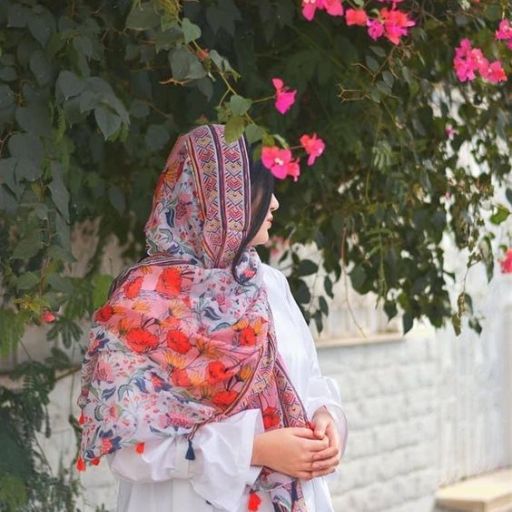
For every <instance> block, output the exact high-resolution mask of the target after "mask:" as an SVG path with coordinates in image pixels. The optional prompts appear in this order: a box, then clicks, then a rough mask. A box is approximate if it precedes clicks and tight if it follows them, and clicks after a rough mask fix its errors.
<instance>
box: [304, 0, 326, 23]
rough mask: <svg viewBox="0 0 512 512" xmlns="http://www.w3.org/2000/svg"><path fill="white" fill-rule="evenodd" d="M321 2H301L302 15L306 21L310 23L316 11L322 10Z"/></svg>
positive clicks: (314, 0)
mask: <svg viewBox="0 0 512 512" xmlns="http://www.w3.org/2000/svg"><path fill="white" fill-rule="evenodd" d="M323 8H324V2H323V0H302V15H303V16H304V18H306V19H307V20H308V21H311V20H312V19H313V18H314V17H315V12H316V10H317V9H323Z"/></svg>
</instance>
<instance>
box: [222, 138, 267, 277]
mask: <svg viewBox="0 0 512 512" xmlns="http://www.w3.org/2000/svg"><path fill="white" fill-rule="evenodd" d="M247 148H248V153H249V163H250V169H249V174H250V177H251V223H250V225H249V231H248V232H247V235H246V236H245V238H244V239H243V240H242V243H241V244H240V247H239V249H238V251H237V253H236V254H235V257H234V258H233V263H232V264H231V272H232V274H233V276H234V278H235V279H237V276H236V272H235V267H236V266H237V265H238V263H239V261H240V258H241V257H242V254H243V252H244V251H245V249H246V248H247V246H248V245H249V242H250V241H251V240H252V239H253V238H254V236H255V235H256V233H257V232H258V230H259V229H260V227H261V225H262V224H263V221H264V220H265V218H266V216H267V212H268V209H269V206H270V202H271V201H272V194H273V192H274V176H273V175H272V173H271V172H270V171H269V170H268V169H266V168H265V167H264V166H263V164H262V162H261V159H260V158H257V159H256V160H254V158H253V151H252V148H251V147H250V146H249V144H247Z"/></svg>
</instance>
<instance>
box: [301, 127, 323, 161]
mask: <svg viewBox="0 0 512 512" xmlns="http://www.w3.org/2000/svg"><path fill="white" fill-rule="evenodd" d="M300 143H301V145H302V147H303V148H304V149H305V150H306V153H307V154H308V165H313V164H314V163H315V160H316V159H317V158H318V157H319V156H320V155H321V154H322V153H323V152H324V149H325V142H324V141H323V140H322V139H321V138H320V137H317V135H316V133H313V135H312V136H309V135H307V134H304V135H302V137H301V138H300Z"/></svg>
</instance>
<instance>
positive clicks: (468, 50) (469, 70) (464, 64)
mask: <svg viewBox="0 0 512 512" xmlns="http://www.w3.org/2000/svg"><path fill="white" fill-rule="evenodd" d="M453 66H454V68H455V73H456V75H457V78H458V79H459V80H460V81H461V82H466V81H469V80H474V78H475V77H476V74H475V72H476V71H479V70H481V69H486V68H487V66H488V62H487V60H486V59H485V57H484V56H483V53H482V51H481V50H480V49H479V48H473V47H472V46H471V41H470V40H469V39H462V41H461V42H460V44H459V46H458V47H457V48H455V57H454V59H453Z"/></svg>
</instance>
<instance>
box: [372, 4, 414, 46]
mask: <svg viewBox="0 0 512 512" xmlns="http://www.w3.org/2000/svg"><path fill="white" fill-rule="evenodd" d="M380 16H381V18H382V20H383V23H384V29H385V36H386V38H387V39H389V41H391V42H392V43H393V44H399V43H400V38H401V37H403V36H406V35H407V32H408V30H409V28H410V27H414V25H416V22H414V21H413V20H411V19H410V18H409V16H408V15H407V13H405V12H402V11H399V10H398V9H391V10H389V9H388V8H387V7H384V8H383V9H381V10H380Z"/></svg>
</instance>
